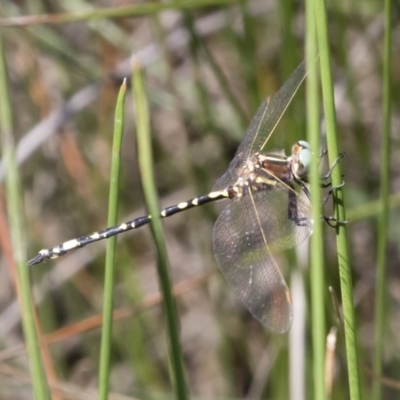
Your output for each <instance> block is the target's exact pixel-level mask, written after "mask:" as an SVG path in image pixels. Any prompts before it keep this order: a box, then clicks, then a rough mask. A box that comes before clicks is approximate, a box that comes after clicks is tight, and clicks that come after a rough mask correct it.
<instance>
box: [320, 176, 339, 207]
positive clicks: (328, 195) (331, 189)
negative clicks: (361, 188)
mask: <svg viewBox="0 0 400 400" xmlns="http://www.w3.org/2000/svg"><path fill="white" fill-rule="evenodd" d="M330 185H331V184H329V185H328V186H330ZM344 185H345V181H342V182H341V183H340V184H339V185H336V186H332V187H331V188H330V189H329V192H328V193H327V194H326V196H325V198H324V200H323V201H322V204H321V207H323V206H324V205H325V204H326V202H327V201H328V200H329V198H330V197H331V196H332V195H333V193H334V191H335V190H336V189H339V188H341V187H343V186H344ZM328 186H325V187H328Z"/></svg>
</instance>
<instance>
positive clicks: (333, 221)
mask: <svg viewBox="0 0 400 400" xmlns="http://www.w3.org/2000/svg"><path fill="white" fill-rule="evenodd" d="M321 218H322V220H323V221H324V222H326V223H327V224H328V225H329V226H330V227H331V228H336V227H337V226H338V225H346V224H347V223H348V222H349V221H348V220H347V219H345V220H344V221H341V220H337V219H336V218H335V217H327V216H326V215H323V216H322V217H321Z"/></svg>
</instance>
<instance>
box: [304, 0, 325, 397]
mask: <svg viewBox="0 0 400 400" xmlns="http://www.w3.org/2000/svg"><path fill="white" fill-rule="evenodd" d="M306 18H307V23H306V26H307V36H306V61H307V67H308V68H309V71H308V75H307V88H306V90H307V92H306V93H307V122H308V123H307V133H308V142H309V144H310V146H311V149H312V150H313V151H314V155H317V154H318V152H319V149H320V132H319V111H320V110H319V96H318V70H317V63H316V61H315V60H316V57H317V36H316V28H315V14H314V4H313V1H312V0H311V1H308V2H307V3H306ZM309 176H310V193H311V200H312V201H311V204H312V218H313V220H314V225H313V231H314V232H313V235H312V236H311V250H310V257H311V263H310V279H311V285H310V288H311V327H312V347H313V361H312V364H313V384H314V399H321V400H322V399H325V398H326V388H325V374H324V365H325V337H326V326H325V314H324V292H325V290H326V288H327V285H326V284H325V278H324V267H325V265H324V257H323V240H322V237H323V236H322V235H323V230H322V222H321V207H320V204H321V186H320V172H319V163H318V159H317V157H315V156H314V157H313V158H312V162H311V166H310V174H309Z"/></svg>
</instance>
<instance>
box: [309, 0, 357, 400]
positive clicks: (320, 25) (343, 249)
mask: <svg viewBox="0 0 400 400" xmlns="http://www.w3.org/2000/svg"><path fill="white" fill-rule="evenodd" d="M314 7H315V13H316V15H315V16H316V26H317V37H318V45H319V59H320V69H321V83H322V95H323V104H324V112H325V121H326V131H327V144H328V151H329V153H328V155H329V163H330V165H332V164H333V162H334V161H335V159H336V158H337V157H338V139H337V129H336V112H335V103H334V94H333V84H332V72H331V65H330V53H329V40H328V22H327V15H326V6H325V2H324V0H314ZM341 182H342V172H341V166H340V163H338V165H337V167H335V168H334V170H333V173H332V185H333V186H338V185H340V184H341ZM334 200H335V201H334V203H335V217H336V219H337V220H338V221H345V220H346V215H345V209H344V196H343V190H342V189H341V188H339V189H337V190H335V192H334ZM336 244H337V251H338V263H339V275H340V288H341V293H342V305H343V315H344V329H345V337H346V338H345V339H346V356H347V367H348V374H349V377H348V379H349V387H350V398H351V400H358V399H360V398H361V393H360V376H359V368H358V356H357V338H356V326H355V312H354V301H353V288H352V279H351V269H350V262H349V251H348V245H347V244H348V240H347V232H346V227H345V225H344V224H341V223H338V225H337V228H336Z"/></svg>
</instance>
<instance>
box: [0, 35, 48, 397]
mask: <svg viewBox="0 0 400 400" xmlns="http://www.w3.org/2000/svg"><path fill="white" fill-rule="evenodd" d="M4 54H5V52H4V50H3V36H2V30H1V29H0V136H1V147H2V152H3V159H4V161H5V165H6V179H5V181H6V182H5V183H6V198H7V207H8V216H9V224H10V232H11V242H12V248H13V255H14V260H15V263H16V265H17V276H18V278H17V280H16V282H15V284H16V292H17V295H18V299H19V303H20V308H21V315H22V327H23V330H24V338H25V341H26V346H27V351H28V358H29V366H30V371H31V374H32V385H33V391H34V394H35V398H37V399H47V398H49V391H48V386H47V381H46V376H45V373H44V370H43V364H42V358H41V354H40V343H39V340H38V334H37V331H36V326H35V315H34V310H33V301H32V292H31V287H30V279H29V269H28V268H27V266H26V261H27V260H26V243H25V239H24V227H23V225H24V221H23V215H24V212H23V203H22V195H21V187H20V181H19V176H18V169H17V162H16V157H15V144H14V138H13V135H12V132H13V127H12V115H11V105H10V97H9V92H8V81H7V67H6V61H5V58H4Z"/></svg>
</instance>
